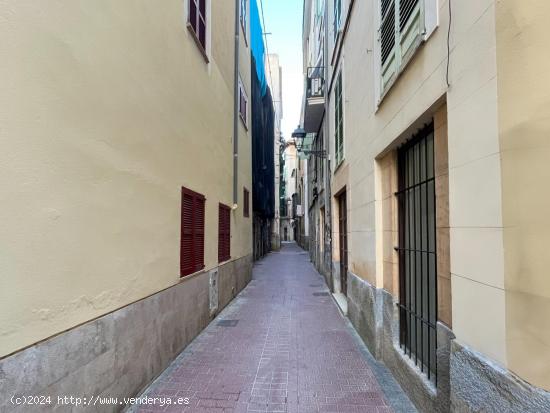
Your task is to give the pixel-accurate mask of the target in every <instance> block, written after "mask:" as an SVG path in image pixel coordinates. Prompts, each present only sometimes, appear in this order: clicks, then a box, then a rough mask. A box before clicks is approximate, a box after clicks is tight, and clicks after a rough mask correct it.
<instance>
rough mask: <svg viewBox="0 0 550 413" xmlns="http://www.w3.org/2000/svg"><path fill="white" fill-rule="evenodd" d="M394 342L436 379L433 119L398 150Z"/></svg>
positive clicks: (430, 377)
mask: <svg viewBox="0 0 550 413" xmlns="http://www.w3.org/2000/svg"><path fill="white" fill-rule="evenodd" d="M398 168H399V173H398V176H399V191H398V192H397V194H396V195H397V199H398V203H399V246H398V248H397V250H398V251H399V279H400V285H399V295H400V297H399V309H400V312H399V313H400V330H401V334H400V344H401V348H402V349H403V351H404V352H405V353H406V354H408V355H409V357H410V358H411V359H412V360H413V362H414V363H415V364H416V365H417V366H418V367H419V369H420V370H421V371H423V372H425V373H426V375H427V376H428V379H430V380H432V381H433V382H435V383H436V347H437V332H436V323H437V256H436V251H437V248H436V239H435V234H436V218H435V210H436V206H435V177H434V134H433V124H432V125H429V126H426V127H425V128H424V129H423V130H422V131H421V132H420V133H418V135H416V136H415V137H414V138H413V139H411V140H410V141H409V142H407V143H406V144H405V145H403V146H402V147H401V148H400V149H399V151H398Z"/></svg>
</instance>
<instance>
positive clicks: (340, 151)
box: [334, 72, 344, 166]
mask: <svg viewBox="0 0 550 413" xmlns="http://www.w3.org/2000/svg"><path fill="white" fill-rule="evenodd" d="M334 91H335V94H336V100H335V116H334V117H335V122H334V155H335V161H336V166H338V165H339V164H340V162H341V161H342V159H343V158H344V112H343V103H342V72H340V73H339V75H338V79H337V80H336V86H335V89H334Z"/></svg>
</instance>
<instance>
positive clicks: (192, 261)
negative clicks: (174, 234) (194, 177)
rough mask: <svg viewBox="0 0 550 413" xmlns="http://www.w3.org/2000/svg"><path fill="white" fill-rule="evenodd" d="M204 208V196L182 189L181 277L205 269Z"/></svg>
mask: <svg viewBox="0 0 550 413" xmlns="http://www.w3.org/2000/svg"><path fill="white" fill-rule="evenodd" d="M204 207H205V198H204V196H203V195H201V194H198V193H196V192H193V191H191V190H190V189H187V188H182V195H181V240H180V277H185V276H186V275H189V274H193V273H195V272H197V271H200V270H202V269H203V268H204Z"/></svg>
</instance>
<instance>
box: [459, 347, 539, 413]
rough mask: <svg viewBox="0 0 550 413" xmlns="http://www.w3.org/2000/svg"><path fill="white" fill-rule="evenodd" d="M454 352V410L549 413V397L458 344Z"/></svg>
mask: <svg viewBox="0 0 550 413" xmlns="http://www.w3.org/2000/svg"><path fill="white" fill-rule="evenodd" d="M451 349H452V351H451V409H452V411H453V412H458V413H473V412H476V413H477V412H480V413H481V412H499V413H500V412H507V413H540V412H550V393H549V392H547V391H544V390H541V389H539V388H536V387H534V386H532V385H530V384H528V383H526V382H525V381H523V380H521V379H520V378H519V377H517V376H515V375H514V374H512V373H511V372H509V371H508V370H506V369H504V368H502V367H500V366H498V365H497V364H495V363H493V362H492V361H490V360H488V359H486V358H485V357H483V355H481V354H479V353H478V352H476V351H473V350H471V349H469V348H467V347H465V346H462V345H460V344H459V343H458V342H456V341H453V344H452V348H451Z"/></svg>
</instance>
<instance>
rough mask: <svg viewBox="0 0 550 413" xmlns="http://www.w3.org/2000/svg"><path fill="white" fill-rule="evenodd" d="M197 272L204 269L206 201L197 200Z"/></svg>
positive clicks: (195, 252)
mask: <svg viewBox="0 0 550 413" xmlns="http://www.w3.org/2000/svg"><path fill="white" fill-rule="evenodd" d="M193 241H194V255H195V259H194V261H195V271H200V270H202V269H203V268H204V199H200V198H195V230H194V240H193Z"/></svg>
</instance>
